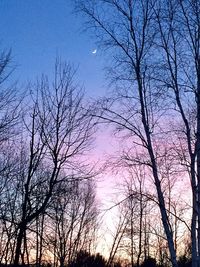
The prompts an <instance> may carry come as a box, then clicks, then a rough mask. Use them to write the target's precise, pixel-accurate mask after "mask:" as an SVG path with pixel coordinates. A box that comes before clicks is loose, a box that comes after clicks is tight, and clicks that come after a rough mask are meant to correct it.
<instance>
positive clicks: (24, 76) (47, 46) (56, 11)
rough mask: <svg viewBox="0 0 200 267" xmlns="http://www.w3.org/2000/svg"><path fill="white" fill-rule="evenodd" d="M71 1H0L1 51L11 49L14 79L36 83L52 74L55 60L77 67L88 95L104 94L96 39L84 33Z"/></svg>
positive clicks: (78, 74) (101, 66)
mask: <svg viewBox="0 0 200 267" xmlns="http://www.w3.org/2000/svg"><path fill="white" fill-rule="evenodd" d="M72 2H73V1H71V0H56V1H52V0H0V25H1V27H0V49H1V50H2V49H9V48H11V49H12V61H13V65H14V66H16V70H15V72H14V77H15V79H16V80H19V81H20V82H23V83H24V84H25V83H26V82H28V81H30V80H31V81H34V80H35V79H36V77H39V76H40V75H41V74H42V73H44V74H48V75H50V76H51V75H52V73H53V67H54V63H55V59H56V57H61V59H62V60H66V61H67V62H70V63H71V64H73V65H74V66H75V68H77V77H78V81H79V82H80V84H82V85H84V87H85V90H86V93H87V94H88V95H90V96H92V97H94V96H99V95H102V94H103V92H104V90H105V87H104V85H105V82H104V81H103V78H104V74H103V71H102V69H103V58H102V56H100V55H99V51H98V50H97V53H96V54H93V53H92V51H94V50H95V49H96V45H95V42H94V39H93V38H91V36H90V35H89V33H87V32H86V31H83V27H82V26H83V19H82V17H81V16H79V15H77V14H75V13H74V12H73V6H72Z"/></svg>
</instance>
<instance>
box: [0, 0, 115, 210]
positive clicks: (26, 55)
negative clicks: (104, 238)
mask: <svg viewBox="0 0 200 267" xmlns="http://www.w3.org/2000/svg"><path fill="white" fill-rule="evenodd" d="M72 2H73V1H71V0H0V25H1V26H0V50H2V49H11V50H12V64H13V66H16V69H15V71H14V73H13V77H14V79H16V80H19V83H20V84H22V86H25V85H26V84H27V83H28V82H29V81H33V82H34V81H35V80H36V78H37V77H40V75H41V74H48V76H50V78H51V76H52V78H53V69H54V64H55V59H56V57H61V59H62V60H66V61H67V62H70V63H71V64H73V65H74V66H75V67H76V68H78V69H77V78H78V81H79V82H80V84H82V85H84V87H85V91H86V94H87V95H88V96H91V97H98V96H103V95H104V93H105V91H106V82H105V79H104V71H103V67H104V63H105V59H104V58H103V56H102V54H100V53H99V51H98V50H97V53H95V54H94V53H92V52H93V51H94V50H95V49H97V47H96V45H95V40H94V39H93V38H92V37H91V36H90V34H89V33H87V32H86V31H83V18H82V17H81V16H79V15H78V14H75V13H74V12H73V6H72ZM108 135H109V133H108V132H106V133H105V130H102V131H100V132H99V136H98V138H97V139H98V140H97V142H98V143H96V144H95V146H96V152H94V153H96V158H98V156H99V155H101V156H102V155H103V153H104V149H105V148H106V149H107V152H108V153H109V152H110V151H108V150H111V151H112V150H113V146H114V145H113V144H112V142H111V139H110V138H109V142H108ZM112 185H113V178H112V177H110V175H106V177H105V176H104V177H103V178H102V179H101V178H100V181H99V183H98V190H97V193H98V196H99V198H100V201H101V202H102V203H103V204H105V205H106V203H107V205H112V203H111V202H109V201H108V198H109V196H108V195H110V198H112V197H113V195H112Z"/></svg>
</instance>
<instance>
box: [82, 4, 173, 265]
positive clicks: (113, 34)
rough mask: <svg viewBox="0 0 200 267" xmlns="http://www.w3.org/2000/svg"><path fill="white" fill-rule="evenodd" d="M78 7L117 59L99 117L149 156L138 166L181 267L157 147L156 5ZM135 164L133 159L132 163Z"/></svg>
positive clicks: (160, 113)
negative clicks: (143, 168)
mask: <svg viewBox="0 0 200 267" xmlns="http://www.w3.org/2000/svg"><path fill="white" fill-rule="evenodd" d="M77 2H78V3H77V7H78V10H80V11H81V12H82V13H84V14H85V15H86V17H87V18H88V21H89V22H88V23H89V25H90V26H92V27H91V28H92V29H94V31H95V34H96V36H97V37H98V40H99V41H100V44H101V45H105V46H106V47H107V48H108V49H109V53H110V55H113V57H112V59H113V61H112V63H113V65H114V68H113V69H111V70H110V74H111V76H112V81H115V82H116V86H115V90H114V92H113V95H112V96H111V98H110V99H107V100H105V101H104V104H103V111H104V113H103V114H100V115H99V117H101V118H102V119H104V120H106V121H108V122H112V123H114V124H115V125H116V128H117V130H118V131H120V132H122V133H123V132H125V133H127V134H124V135H126V137H129V138H130V137H132V138H130V139H129V140H131V142H132V144H134V146H138V147H139V148H140V153H146V156H145V157H144V158H143V159H142V161H141V160H140V164H146V165H147V166H149V169H150V170H151V175H152V176H153V179H154V184H155V187H156V191H157V198H158V203H159V208H160V213H161V218H162V223H163V227H164V230H165V234H166V237H167V240H168V247H169V251H170V258H171V262H172V265H173V266H174V267H177V260H176V250H175V246H174V240H173V231H172V229H171V225H170V222H169V218H168V214H167V210H166V204H165V199H164V194H163V190H162V184H161V177H160V169H159V159H160V158H161V155H162V154H163V153H164V152H163V148H162V147H160V148H159V147H158V143H157V142H158V140H156V137H157V136H159V134H160V130H161V129H160V126H161V125H159V124H158V123H159V122H160V118H161V117H163V109H164V110H165V109H166V108H167V104H168V103H165V102H164V99H165V96H164V94H163V95H162V93H161V91H160V89H159V88H158V87H156V86H155V85H154V84H153V83H152V76H151V74H152V64H153V62H154V61H155V58H156V55H155V47H154V42H155V37H156V31H157V30H156V27H155V20H154V8H155V4H156V1H155V0H141V1H139V0H130V1H123V0H121V1H117V0H108V1H107V0H103V1H77ZM160 144H161V141H160ZM134 149H135V147H134ZM138 150H139V149H138ZM133 160H134V159H133V158H132V159H131V158H130V161H133ZM136 161H137V159H135V162H136Z"/></svg>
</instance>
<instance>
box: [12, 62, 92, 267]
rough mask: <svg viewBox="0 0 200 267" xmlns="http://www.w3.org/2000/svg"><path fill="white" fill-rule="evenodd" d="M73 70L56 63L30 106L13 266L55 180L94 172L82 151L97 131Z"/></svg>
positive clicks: (52, 188)
mask: <svg viewBox="0 0 200 267" xmlns="http://www.w3.org/2000/svg"><path fill="white" fill-rule="evenodd" d="M74 75H75V72H74V70H73V68H72V67H71V66H70V65H68V64H61V63H59V62H57V63H56V66H55V79H54V82H53V83H52V84H50V83H49V82H48V79H47V78H46V77H43V78H42V80H41V82H38V84H37V85H36V88H35V90H36V94H35V95H36V96H32V99H33V106H29V111H27V113H28V115H29V118H25V119H24V125H25V129H26V131H27V134H26V135H25V138H26V139H27V140H28V142H29V146H26V145H25V146H24V147H25V149H24V151H23V152H24V153H23V154H24V158H23V161H22V162H21V163H22V164H21V166H20V169H21V170H20V174H21V181H22V182H21V194H22V195H21V203H20V207H21V213H20V217H19V218H18V231H17V240H16V249H15V259H14V264H15V266H18V265H19V262H20V255H21V252H22V244H24V243H25V242H26V231H27V227H28V226H29V225H30V224H31V223H32V222H34V221H35V220H36V219H37V218H38V217H39V216H40V215H42V214H43V213H44V211H45V210H46V208H47V206H48V204H49V202H50V200H51V198H52V196H53V195H54V191H55V188H56V185H57V184H59V183H61V182H62V181H64V180H67V179H72V180H73V179H75V177H77V178H79V179H81V177H82V178H83V179H86V178H88V177H90V176H92V173H91V168H90V169H89V168H88V166H86V164H83V163H81V161H80V155H81V154H83V153H84V152H85V151H86V150H88V149H89V144H90V142H91V134H92V133H93V131H94V130H93V127H92V119H91V116H90V112H89V109H88V108H87V109H86V108H84V106H83V105H84V100H83V92H82V91H81V90H80V89H79V88H78V86H77V85H76V84H75V82H74ZM38 190H39V191H40V194H38ZM38 203H39V204H38Z"/></svg>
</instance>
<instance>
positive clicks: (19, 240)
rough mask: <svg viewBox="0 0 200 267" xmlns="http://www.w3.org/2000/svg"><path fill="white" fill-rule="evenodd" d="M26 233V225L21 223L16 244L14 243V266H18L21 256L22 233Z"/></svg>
mask: <svg viewBox="0 0 200 267" xmlns="http://www.w3.org/2000/svg"><path fill="white" fill-rule="evenodd" d="M25 231H26V224H25V223H21V224H20V225H19V234H18V236H17V243H16V249H15V259H14V265H15V266H19V260H20V255H21V247H22V240H23V237H24V233H25Z"/></svg>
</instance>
